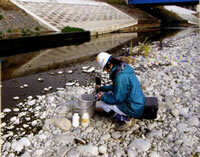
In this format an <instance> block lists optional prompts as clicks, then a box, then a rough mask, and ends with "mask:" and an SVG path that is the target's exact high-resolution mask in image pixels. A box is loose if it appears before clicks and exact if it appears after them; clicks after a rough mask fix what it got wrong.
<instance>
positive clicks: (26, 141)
mask: <svg viewBox="0 0 200 157" xmlns="http://www.w3.org/2000/svg"><path fill="white" fill-rule="evenodd" d="M18 142H19V143H20V144H21V145H23V146H24V147H29V146H30V145H31V142H30V140H29V139H28V138H26V137H23V138H21V139H20V140H19V141H18Z"/></svg>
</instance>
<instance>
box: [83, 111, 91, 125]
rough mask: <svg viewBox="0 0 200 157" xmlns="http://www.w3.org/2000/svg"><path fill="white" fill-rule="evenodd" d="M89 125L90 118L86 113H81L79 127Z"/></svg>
mask: <svg viewBox="0 0 200 157" xmlns="http://www.w3.org/2000/svg"><path fill="white" fill-rule="evenodd" d="M89 123H90V117H89V114H88V113H83V116H82V118H81V125H82V126H84V127H86V126H88V125H89Z"/></svg>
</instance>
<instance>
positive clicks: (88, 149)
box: [77, 144, 99, 156]
mask: <svg viewBox="0 0 200 157" xmlns="http://www.w3.org/2000/svg"><path fill="white" fill-rule="evenodd" d="M77 151H79V152H81V154H82V155H83V156H89V155H93V156H97V155H98V154H99V151H98V147H96V146H94V145H92V144H88V145H86V146H78V147H77Z"/></svg>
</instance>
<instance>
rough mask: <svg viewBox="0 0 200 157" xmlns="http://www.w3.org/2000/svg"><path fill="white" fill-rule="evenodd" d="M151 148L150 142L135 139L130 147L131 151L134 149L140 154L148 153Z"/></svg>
mask: <svg viewBox="0 0 200 157" xmlns="http://www.w3.org/2000/svg"><path fill="white" fill-rule="evenodd" d="M150 147H151V144H150V142H149V141H147V140H143V139H135V140H133V141H132V142H131V144H130V145H129V148H130V149H133V150H135V149H137V150H138V152H142V151H148V150H149V149H150Z"/></svg>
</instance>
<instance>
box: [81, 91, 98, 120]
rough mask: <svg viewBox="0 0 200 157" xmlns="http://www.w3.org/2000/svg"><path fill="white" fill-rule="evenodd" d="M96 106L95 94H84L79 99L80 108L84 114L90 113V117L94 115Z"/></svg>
mask: <svg viewBox="0 0 200 157" xmlns="http://www.w3.org/2000/svg"><path fill="white" fill-rule="evenodd" d="M95 108H96V101H95V96H94V95H93V94H82V95H81V96H80V97H79V99H78V110H79V113H80V115H81V116H82V115H83V114H84V113H88V114H89V116H90V117H93V116H94V112H95Z"/></svg>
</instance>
